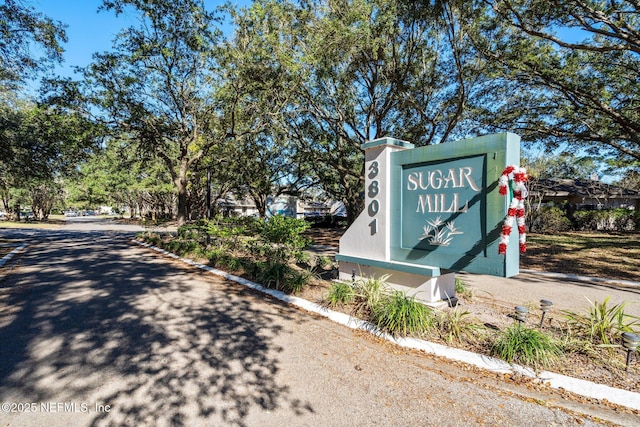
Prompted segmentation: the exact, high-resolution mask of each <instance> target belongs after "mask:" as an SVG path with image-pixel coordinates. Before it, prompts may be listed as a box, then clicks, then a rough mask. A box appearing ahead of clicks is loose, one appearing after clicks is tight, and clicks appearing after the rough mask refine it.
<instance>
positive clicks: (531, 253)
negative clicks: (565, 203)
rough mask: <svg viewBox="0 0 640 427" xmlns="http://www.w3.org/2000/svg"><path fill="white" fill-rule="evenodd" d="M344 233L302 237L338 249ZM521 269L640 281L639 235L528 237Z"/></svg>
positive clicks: (312, 232) (323, 231)
mask: <svg viewBox="0 0 640 427" xmlns="http://www.w3.org/2000/svg"><path fill="white" fill-rule="evenodd" d="M344 231H345V229H344V228H312V229H309V230H308V231H307V232H306V233H305V234H306V235H307V236H309V237H310V238H311V239H312V240H313V242H314V243H315V244H317V245H327V246H332V247H336V248H337V247H338V245H339V239H340V236H341V235H342V234H343V233H344ZM512 239H515V236H512ZM520 268H522V269H529V270H539V271H547V272H551V273H565V274H576V275H579V276H592V277H602V278H605V279H622V280H633V281H637V282H640V233H625V234H607V233H587V232H569V233H557V234H528V235H527V252H526V253H524V254H522V255H521V258H520Z"/></svg>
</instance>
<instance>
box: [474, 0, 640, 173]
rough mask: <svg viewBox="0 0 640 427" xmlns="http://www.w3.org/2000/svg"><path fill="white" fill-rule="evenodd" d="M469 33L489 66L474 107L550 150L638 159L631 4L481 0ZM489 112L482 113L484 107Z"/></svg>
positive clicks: (639, 44)
mask: <svg viewBox="0 0 640 427" xmlns="http://www.w3.org/2000/svg"><path fill="white" fill-rule="evenodd" d="M481 6H486V7H488V8H490V10H491V14H488V15H487V16H491V18H486V19H484V20H482V21H476V25H475V27H474V28H476V29H477V33H476V34H475V35H474V36H473V38H474V40H476V42H477V45H478V47H479V48H480V50H481V51H482V52H483V53H484V55H486V57H487V58H488V59H490V60H491V61H492V63H493V64H494V65H495V69H496V83H497V84H496V85H495V88H494V91H493V92H492V94H491V95H492V98H491V99H489V98H487V99H485V101H483V105H482V106H481V107H482V108H480V110H484V112H485V113H486V122H487V123H488V124H489V127H491V128H493V129H496V128H497V129H514V130H517V131H518V132H520V133H521V134H522V135H523V136H524V138H525V140H530V141H543V142H545V143H546V144H547V145H548V146H549V148H555V147H556V146H558V144H561V143H564V142H569V143H572V144H574V145H576V146H580V147H585V148H587V149H588V150H590V151H591V152H593V153H598V154H608V155H610V156H614V157H623V158H626V159H627V160H630V159H636V160H637V159H640V10H639V8H640V4H638V2H637V1H624V0H616V1H599V0H598V1H596V0H559V1H549V0H533V1H532V0H483V1H479V2H474V4H473V5H472V6H470V7H481ZM487 107H488V108H487Z"/></svg>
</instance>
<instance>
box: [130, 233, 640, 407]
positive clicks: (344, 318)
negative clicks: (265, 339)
mask: <svg viewBox="0 0 640 427" xmlns="http://www.w3.org/2000/svg"><path fill="white" fill-rule="evenodd" d="M133 242H135V243H136V244H138V245H141V246H145V247H147V248H150V249H153V250H154V251H156V252H160V253H161V254H163V255H166V256H169V257H171V258H174V259H177V260H180V261H182V262H184V263H186V264H189V265H192V266H194V267H197V268H200V269H202V270H205V271H208V272H210V273H213V274H215V275H217V276H220V277H223V278H225V279H227V280H232V281H234V282H236V283H239V284H241V285H244V286H247V287H248V288H251V289H254V290H256V291H259V292H262V293H265V294H267V295H270V296H272V297H274V298H276V299H278V300H280V301H283V302H286V303H289V304H293V305H295V306H296V307H299V308H302V309H304V310H306V311H309V312H312V313H315V314H319V315H321V316H323V317H326V318H328V319H329V320H331V321H333V322H336V323H338V324H341V325H344V326H347V327H349V328H351V329H359V330H364V331H367V332H370V333H372V334H374V335H376V336H378V337H381V338H383V339H385V340H388V341H390V342H392V343H394V344H397V345H399V346H401V347H404V348H409V349H414V350H422V351H424V352H425V353H430V354H433V355H436V356H440V357H445V358H447V359H450V360H455V361H458V362H464V363H467V364H470V365H473V366H476V367H478V368H481V369H485V370H488V371H491V372H496V373H503V374H518V375H522V376H525V377H528V378H533V379H536V380H538V381H540V382H542V383H544V384H547V385H548V386H550V387H552V388H555V389H562V390H566V391H569V392H572V393H575V394H577V395H580V396H584V397H589V398H594V399H598V400H607V401H608V402H611V403H614V404H617V405H621V406H625V407H628V408H632V409H636V410H640V393H635V392H632V391H628V390H622V389H618V388H614V387H609V386H606V385H602V384H597V383H594V382H591V381H586V380H581V379H577V378H572V377H568V376H566V375H561V374H556V373H553V372H546V371H543V372H539V373H538V374H536V373H535V372H534V371H533V370H532V369H530V368H527V367H524V366H519V365H512V364H509V363H507V362H505V361H503V360H500V359H496V358H493V357H490V356H486V355H481V354H477V353H472V352H470V351H466V350H461V349H457V348H453V347H447V346H445V345H442V344H437V343H432V342H429V341H425V340H420V339H417V338H394V337H393V336H391V335H389V334H386V333H384V332H382V331H380V330H379V329H378V328H377V327H376V326H375V325H374V324H372V323H370V322H366V321H364V320H360V319H357V318H355V317H352V316H350V315H348V314H344V313H339V312H336V311H333V310H330V309H328V308H327V307H323V306H321V305H318V304H316V303H313V302H311V301H307V300H305V299H302V298H298V297H295V296H292V295H288V294H286V293H284V292H282V291H277V290H274V289H269V288H265V287H264V286H262V285H260V284H258V283H255V282H252V281H250V280H247V279H244V278H242V277H238V276H234V275H233V274H229V273H227V272H225V271H223V270H218V269H216V268H213V267H210V266H208V265H204V264H200V263H197V262H195V261H193V260H190V259H187V258H181V257H179V256H177V255H175V254H173V253H171V252H168V251H166V250H164V249H161V248H158V247H156V246H153V245H150V244H148V243H145V242H140V241H138V240H133Z"/></svg>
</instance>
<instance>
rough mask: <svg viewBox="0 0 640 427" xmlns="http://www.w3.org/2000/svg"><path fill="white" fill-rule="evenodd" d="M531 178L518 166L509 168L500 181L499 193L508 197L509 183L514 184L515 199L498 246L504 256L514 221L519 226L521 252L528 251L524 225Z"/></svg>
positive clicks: (499, 251) (503, 172)
mask: <svg viewBox="0 0 640 427" xmlns="http://www.w3.org/2000/svg"><path fill="white" fill-rule="evenodd" d="M528 178H529V176H528V175H527V170H526V169H524V168H520V167H518V166H507V167H506V168H505V169H504V171H502V175H501V176H500V178H499V179H498V184H499V188H498V192H499V193H500V194H501V195H503V196H506V195H507V193H508V185H509V181H511V182H512V189H513V198H512V199H511V203H510V204H509V209H508V210H507V217H506V218H505V220H504V224H503V225H502V234H501V235H500V244H499V245H498V253H499V254H501V255H504V254H506V253H507V243H509V235H510V234H511V229H512V228H513V221H514V219H515V220H516V224H517V226H518V233H519V234H520V238H519V241H520V252H526V251H527V234H526V231H527V230H526V226H525V223H524V216H525V213H524V199H525V198H526V197H527V195H528V191H527V187H526V186H525V182H527V179H528Z"/></svg>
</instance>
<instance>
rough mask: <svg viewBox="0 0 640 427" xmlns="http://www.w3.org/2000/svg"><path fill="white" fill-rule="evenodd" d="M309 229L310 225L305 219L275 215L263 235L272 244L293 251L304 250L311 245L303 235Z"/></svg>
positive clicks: (265, 226) (266, 225)
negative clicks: (286, 247)
mask: <svg viewBox="0 0 640 427" xmlns="http://www.w3.org/2000/svg"><path fill="white" fill-rule="evenodd" d="M308 228H309V224H307V223H306V222H305V221H304V220H303V219H296V218H288V217H285V216H281V215H275V216H272V217H271V218H269V220H268V221H267V222H266V224H265V225H264V227H263V228H262V230H261V235H262V237H263V238H264V239H265V240H266V241H268V242H270V243H275V244H281V245H285V246H288V247H290V248H291V249H303V248H304V247H305V246H307V245H308V244H309V239H308V238H306V237H305V236H303V235H302V233H304V232H305V230H307V229H308Z"/></svg>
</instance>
